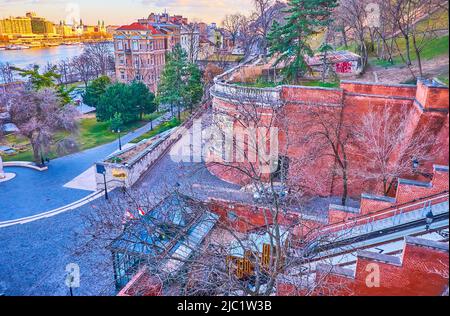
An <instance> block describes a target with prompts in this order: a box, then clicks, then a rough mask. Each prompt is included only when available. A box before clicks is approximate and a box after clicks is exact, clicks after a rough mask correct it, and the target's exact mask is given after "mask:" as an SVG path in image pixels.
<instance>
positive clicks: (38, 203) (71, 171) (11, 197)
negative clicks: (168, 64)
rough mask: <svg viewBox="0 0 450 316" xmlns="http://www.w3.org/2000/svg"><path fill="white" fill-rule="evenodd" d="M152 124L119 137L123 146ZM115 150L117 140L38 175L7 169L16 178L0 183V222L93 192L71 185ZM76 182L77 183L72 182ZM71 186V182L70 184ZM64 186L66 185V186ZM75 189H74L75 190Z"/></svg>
mask: <svg viewBox="0 0 450 316" xmlns="http://www.w3.org/2000/svg"><path fill="white" fill-rule="evenodd" d="M169 117H170V114H169V113H167V114H165V115H163V116H162V117H159V118H157V119H156V120H154V121H153V126H156V125H158V124H160V123H161V122H162V121H163V120H167V119H169ZM150 129H151V124H150V123H148V124H146V125H145V126H143V127H141V128H139V129H137V130H136V131H134V132H133V133H130V134H128V135H126V136H123V137H122V142H123V143H124V144H126V143H128V142H130V141H132V140H133V139H135V138H137V137H139V136H141V135H143V134H145V133H146V132H148V131H149V130H150ZM117 149H118V143H117V141H115V142H112V143H109V144H105V145H102V146H99V147H96V148H92V149H89V150H86V151H83V152H79V153H76V154H73V155H70V156H66V157H62V158H58V159H55V160H52V161H51V162H50V168H49V170H48V171H46V172H37V171H34V170H30V169H25V168H18V167H6V168H5V171H6V172H13V173H15V174H16V177H15V178H14V179H12V180H10V181H8V182H3V183H0V222H1V221H7V220H12V219H18V218H22V217H27V216H32V215H36V214H39V213H42V212H45V211H48V210H51V209H54V208H58V207H61V206H64V205H67V204H70V203H72V202H75V201H77V200H79V199H82V198H84V197H86V196H88V195H89V194H91V193H92V191H90V190H92V186H91V187H82V186H80V185H79V183H78V185H75V186H73V185H70V183H71V182H72V181H73V180H75V179H76V178H77V177H78V176H80V175H82V174H83V173H85V172H88V170H89V168H91V167H92V165H93V164H94V163H95V162H97V161H100V160H102V159H104V158H106V157H107V156H108V155H110V154H111V153H113V152H114V151H116V150H117ZM75 182H77V181H75ZM72 183H73V182H72ZM65 185H67V186H65ZM74 187H75V188H74Z"/></svg>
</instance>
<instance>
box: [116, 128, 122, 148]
mask: <svg viewBox="0 0 450 316" xmlns="http://www.w3.org/2000/svg"><path fill="white" fill-rule="evenodd" d="M117 134H119V150H120V151H122V139H121V138H120V129H117Z"/></svg>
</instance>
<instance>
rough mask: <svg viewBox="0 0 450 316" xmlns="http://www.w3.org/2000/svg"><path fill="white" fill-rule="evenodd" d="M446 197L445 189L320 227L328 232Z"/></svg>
mask: <svg viewBox="0 0 450 316" xmlns="http://www.w3.org/2000/svg"><path fill="white" fill-rule="evenodd" d="M448 198H449V192H448V191H445V192H442V193H438V194H436V195H432V196H428V197H426V198H423V199H419V200H414V201H412V202H408V203H404V204H402V205H401V207H399V206H398V205H396V206H393V207H389V208H387V209H382V210H380V211H376V212H373V213H369V214H365V215H362V216H359V217H356V218H353V219H352V220H351V221H342V222H339V223H334V224H330V225H327V226H324V227H323V228H322V229H321V232H328V231H330V230H332V229H333V230H334V229H336V231H337V230H339V229H338V228H344V229H345V228H348V224H352V225H355V226H356V225H358V224H359V223H360V222H363V221H364V220H367V219H370V220H372V219H373V221H375V218H376V217H379V216H382V215H387V214H390V213H394V214H396V213H397V212H398V211H402V214H404V213H403V211H404V210H406V209H410V208H412V207H414V206H419V205H420V206H423V203H425V202H432V201H436V200H439V199H444V201H445V200H448ZM435 204H437V203H435ZM418 208H419V207H417V208H413V209H410V210H409V211H414V210H417V209H418ZM388 217H389V216H388ZM361 224H367V223H364V222H363V223H361Z"/></svg>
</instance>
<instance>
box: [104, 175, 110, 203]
mask: <svg viewBox="0 0 450 316" xmlns="http://www.w3.org/2000/svg"><path fill="white" fill-rule="evenodd" d="M103 182H104V184H105V200H109V196H108V184H107V183H106V170H105V171H104V172H103Z"/></svg>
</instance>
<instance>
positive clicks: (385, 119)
mask: <svg viewBox="0 0 450 316" xmlns="http://www.w3.org/2000/svg"><path fill="white" fill-rule="evenodd" d="M411 115H413V114H412V113H411V112H410V111H409V110H408V108H407V107H403V108H401V109H399V110H394V109H393V107H392V106H388V104H386V106H385V107H384V109H383V110H382V111H378V112H369V113H367V114H366V115H365V116H364V117H362V119H361V121H360V123H359V124H357V125H356V126H355V128H354V136H355V137H354V139H355V141H356V144H357V147H356V148H357V150H358V151H357V153H356V154H358V155H361V156H362V159H363V160H364V161H365V168H364V169H363V170H361V171H360V176H362V177H363V178H364V179H365V180H370V181H376V182H377V183H379V184H380V183H381V184H382V191H383V194H384V195H386V196H387V195H388V194H389V193H390V192H391V190H392V189H393V186H394V184H395V182H396V181H397V179H398V178H399V177H404V176H413V175H414V174H415V173H417V172H418V168H417V167H415V163H414V162H416V163H417V164H424V163H426V162H428V161H429V160H430V159H431V158H432V156H433V153H432V152H430V150H431V148H432V146H433V145H434V141H433V140H431V139H430V137H429V131H426V130H424V129H422V130H420V131H418V132H417V133H415V134H413V135H411V130H410V117H411Z"/></svg>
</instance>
